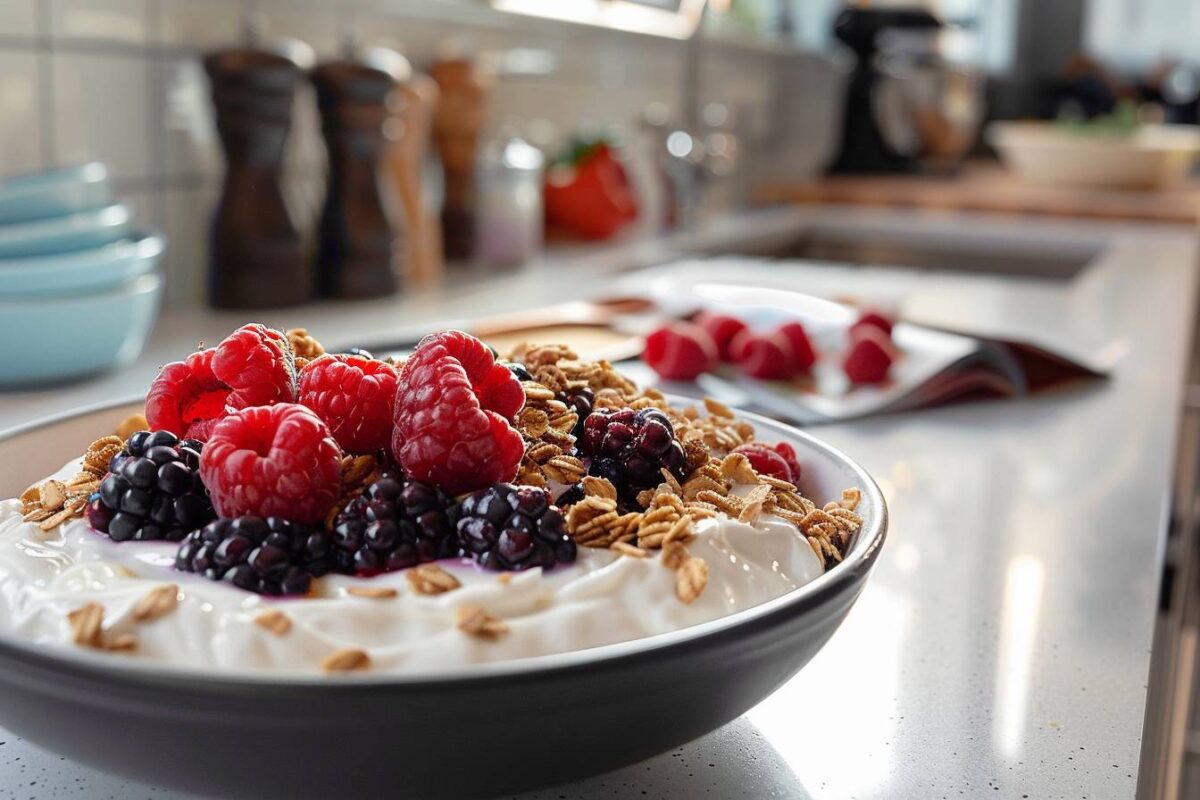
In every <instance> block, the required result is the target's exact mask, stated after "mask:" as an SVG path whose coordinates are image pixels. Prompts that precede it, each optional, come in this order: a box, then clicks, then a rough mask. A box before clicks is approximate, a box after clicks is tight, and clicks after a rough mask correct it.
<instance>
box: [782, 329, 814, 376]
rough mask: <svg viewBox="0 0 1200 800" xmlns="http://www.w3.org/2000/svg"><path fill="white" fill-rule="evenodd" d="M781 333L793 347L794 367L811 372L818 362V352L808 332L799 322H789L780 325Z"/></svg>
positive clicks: (803, 371)
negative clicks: (814, 348)
mask: <svg viewBox="0 0 1200 800" xmlns="http://www.w3.org/2000/svg"><path fill="white" fill-rule="evenodd" d="M779 335H780V336H782V337H783V338H784V339H787V341H788V344H789V345H790V346H791V348H792V367H793V368H794V369H795V370H796V371H797V372H801V373H805V374H807V373H809V372H810V371H811V370H812V368H813V364H815V363H817V354H816V352H815V351H814V350H813V346H812V342H811V341H809V338H808V332H807V331H805V330H804V326H803V325H801V324H800V323H799V322H787V323H784V324H783V325H780V326H779Z"/></svg>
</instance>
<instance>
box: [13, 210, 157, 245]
mask: <svg viewBox="0 0 1200 800" xmlns="http://www.w3.org/2000/svg"><path fill="white" fill-rule="evenodd" d="M132 233H133V224H132V220H131V218H130V214H129V209H128V208H126V207H125V206H123V205H120V204H119V203H118V204H116V205H111V206H107V207H105V208H101V209H98V210H96V211H81V212H79V213H78V214H71V215H69V216H66V217H51V218H49V219H38V220H34V221H32V222H21V223H17V224H16V225H3V226H0V258H27V257H29V256H42V255H50V254H52V253H70V252H72V251H75V250H86V249H88V248H89V247H103V246H104V245H106V244H112V243H113V242H116V241H120V240H121V239H125V238H128V237H129V236H130V235H131V234H132Z"/></svg>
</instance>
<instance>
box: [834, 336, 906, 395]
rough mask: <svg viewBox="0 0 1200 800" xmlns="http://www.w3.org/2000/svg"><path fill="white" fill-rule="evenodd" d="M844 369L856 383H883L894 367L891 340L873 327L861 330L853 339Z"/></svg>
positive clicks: (843, 363)
mask: <svg viewBox="0 0 1200 800" xmlns="http://www.w3.org/2000/svg"><path fill="white" fill-rule="evenodd" d="M853 342H854V343H853V344H852V345H851V346H850V352H849V353H847V354H846V360H845V361H844V362H842V369H844V370H845V372H846V377H848V378H849V379H850V380H851V381H852V382H854V383H881V382H883V380H884V379H885V378H887V375H888V370H889V369H891V367H892V361H893V358H892V352H891V340H890V339H888V338H887V335H886V334H884V333H883V332H882V331H880V330H877V329H875V328H872V327H867V328H864V329H862V330H860V331H859V332H858V333H857V334H856V335H855V337H854V339H853Z"/></svg>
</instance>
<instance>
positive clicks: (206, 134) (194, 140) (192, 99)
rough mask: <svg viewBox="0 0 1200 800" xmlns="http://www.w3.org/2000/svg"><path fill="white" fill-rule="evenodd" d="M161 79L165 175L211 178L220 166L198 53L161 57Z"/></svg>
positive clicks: (159, 84)
mask: <svg viewBox="0 0 1200 800" xmlns="http://www.w3.org/2000/svg"><path fill="white" fill-rule="evenodd" d="M156 68H157V69H158V70H160V73H161V78H160V80H159V81H158V83H157V86H158V87H159V88H158V90H159V91H161V92H162V93H163V97H162V100H161V102H162V107H163V118H164V132H163V135H164V136H165V137H166V154H165V155H166V176H167V178H168V179H171V178H184V177H187V178H195V179H198V180H204V179H209V180H212V179H213V178H214V177H215V176H217V175H220V174H221V172H222V170H223V169H224V163H225V157H224V155H223V154H222V152H221V143H220V141H219V140H218V139H217V128H216V123H215V121H214V119H213V108H212V99H211V97H210V91H209V84H208V76H207V75H205V73H204V66H203V64H202V63H201V61H200V58H199V56H185V57H182V58H169V59H164V60H163V61H162V63H161V64H158V65H156Z"/></svg>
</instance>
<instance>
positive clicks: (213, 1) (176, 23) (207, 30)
mask: <svg viewBox="0 0 1200 800" xmlns="http://www.w3.org/2000/svg"><path fill="white" fill-rule="evenodd" d="M244 13H245V7H244V4H243V3H241V2H239V0H159V7H158V19H159V24H158V40H159V41H161V42H162V43H163V44H166V45H171V46H174V47H184V48H187V49H192V50H198V51H204V50H211V49H215V48H217V47H226V46H228V45H230V44H231V43H234V42H238V41H241V38H242V29H243V25H242V22H243V15H244Z"/></svg>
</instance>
